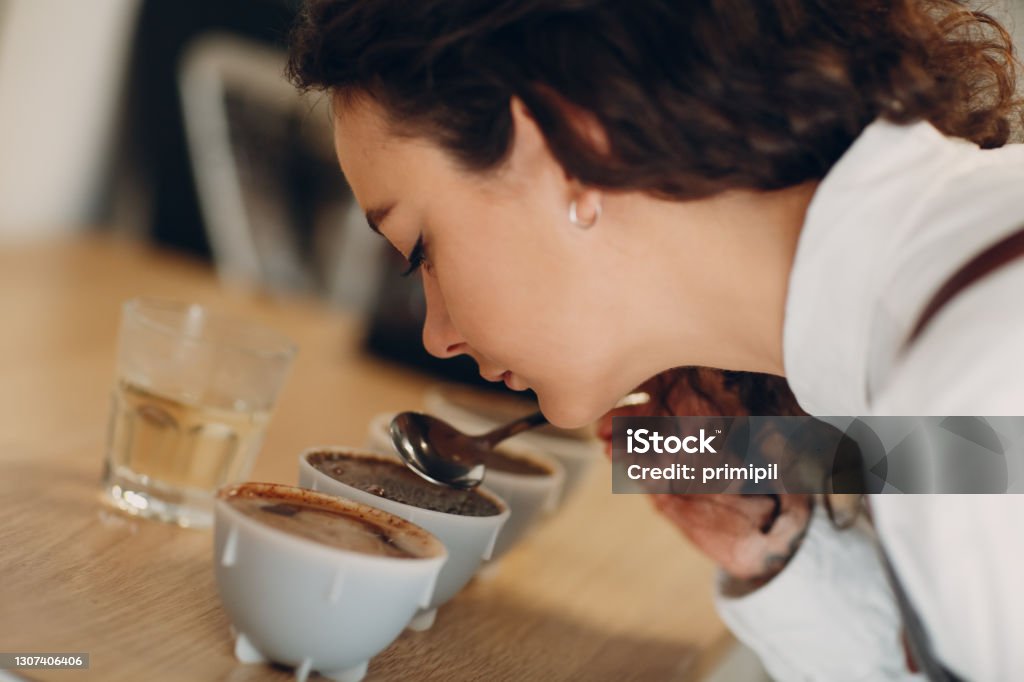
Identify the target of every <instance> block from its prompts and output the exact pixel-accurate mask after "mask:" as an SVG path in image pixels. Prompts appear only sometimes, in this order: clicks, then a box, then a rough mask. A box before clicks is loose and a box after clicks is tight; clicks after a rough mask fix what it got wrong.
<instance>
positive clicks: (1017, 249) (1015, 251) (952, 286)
mask: <svg viewBox="0 0 1024 682" xmlns="http://www.w3.org/2000/svg"><path fill="white" fill-rule="evenodd" d="M1021 256H1024V228H1021V229H1020V230H1018V231H1016V232H1014V233H1013V234H1011V235H1010V236H1008V237H1004V238H1003V239H1000V240H999V241H998V242H996V243H995V244H993V245H992V246H990V247H988V248H987V249H985V250H984V251H982V252H981V253H979V254H978V255H977V256H975V257H974V258H972V259H971V260H969V261H968V262H967V263H966V264H965V265H964V266H963V267H962V268H960V269H959V270H957V271H956V272H955V273H953V276H952V277H950V278H949V279H947V280H946V283H945V284H943V285H942V286H941V287H940V288H939V290H938V291H936V292H935V295H934V296H932V299H931V301H929V302H928V305H926V306H925V308H924V312H922V313H921V316H920V317H919V318H918V319H917V324H915V325H914V328H913V331H911V332H910V336H908V337H907V340H906V343H905V344H904V350H906V349H907V348H909V347H910V345H911V344H913V343H914V341H916V340H917V338H918V337H919V336H920V335H921V332H923V331H924V329H925V327H927V326H928V323H929V322H931V321H932V318H934V317H935V315H936V313H938V312H939V311H940V310H941V309H942V307H943V306H945V305H946V304H947V303H949V301H950V300H952V299H953V297H954V296H956V295H957V294H959V293H960V292H961V291H963V290H964V289H966V288H967V287H969V286H971V285H972V284H974V283H975V282H977V281H978V280H979V279H981V278H983V277H984V276H985V275H988V274H990V273H992V272H993V271H994V270H997V269H999V268H1001V267H1002V266H1004V265H1006V264H1007V263H1010V262H1011V261H1014V260H1016V259H1017V258H1020V257H1021Z"/></svg>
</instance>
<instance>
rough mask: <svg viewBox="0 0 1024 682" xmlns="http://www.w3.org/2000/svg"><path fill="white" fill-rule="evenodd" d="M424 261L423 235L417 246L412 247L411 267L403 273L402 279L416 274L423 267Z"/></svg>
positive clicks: (417, 241)
mask: <svg viewBox="0 0 1024 682" xmlns="http://www.w3.org/2000/svg"><path fill="white" fill-rule="evenodd" d="M423 261H424V254H423V235H420V238H419V239H417V240H416V244H415V245H414V246H413V247H412V251H410V252H409V267H408V268H407V269H406V270H405V272H403V273H402V277H408V276H409V275H411V274H412V273H414V272H416V271H417V270H418V269H419V267H420V266H421V265H423Z"/></svg>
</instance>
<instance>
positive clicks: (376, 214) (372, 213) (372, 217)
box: [366, 204, 395, 234]
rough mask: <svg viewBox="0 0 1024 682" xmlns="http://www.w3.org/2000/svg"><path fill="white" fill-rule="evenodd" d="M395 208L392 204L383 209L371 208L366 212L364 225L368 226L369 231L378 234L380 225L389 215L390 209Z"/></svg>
mask: <svg viewBox="0 0 1024 682" xmlns="http://www.w3.org/2000/svg"><path fill="white" fill-rule="evenodd" d="M394 207H395V205H394V204H390V205H388V206H385V207H383V208H371V209H370V210H369V211H367V212H366V224H367V225H369V226H370V229H371V230H373V231H374V232H376V233H377V234H380V224H381V223H382V222H384V219H385V218H387V217H388V214H389V213H391V209H393V208H394Z"/></svg>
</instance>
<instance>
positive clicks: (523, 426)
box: [477, 411, 548, 448]
mask: <svg viewBox="0 0 1024 682" xmlns="http://www.w3.org/2000/svg"><path fill="white" fill-rule="evenodd" d="M547 423H548V420H547V419H546V418H545V417H544V414H543V413H541V412H539V411H538V412H534V413H533V414H528V415H526V416H525V417H522V418H520V419H517V420H515V421H514V422H510V423H508V424H505V425H504V426H499V427H498V428H496V429H494V430H493V431H488V432H487V433H485V434H482V435H480V436H477V438H478V439H479V440H481V441H483V442H485V443H487V446H488V447H491V448H493V447H494V446H495V445H497V444H498V443H500V442H501V441H503V440H505V439H506V438H511V437H512V436H514V435H516V434H519V433H522V432H523V431H529V430H530V429H533V428H536V427H538V426H543V425H544V424H547Z"/></svg>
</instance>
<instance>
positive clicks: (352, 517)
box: [222, 486, 436, 559]
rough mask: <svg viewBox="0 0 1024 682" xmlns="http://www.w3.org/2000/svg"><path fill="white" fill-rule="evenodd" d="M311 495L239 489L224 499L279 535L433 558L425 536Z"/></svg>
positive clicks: (371, 512) (360, 549)
mask: <svg viewBox="0 0 1024 682" xmlns="http://www.w3.org/2000/svg"><path fill="white" fill-rule="evenodd" d="M306 492H307V491H303V490H301V489H295V494H281V493H278V492H273V491H268V490H261V489H259V488H246V487H244V486H242V487H239V488H235V489H234V490H232V491H230V492H229V493H228V494H226V495H222V498H223V499H224V500H226V501H227V503H228V504H229V505H231V507H232V508H233V509H237V510H238V511H240V512H241V513H243V514H245V515H246V516H248V517H250V518H253V519H255V520H256V521H259V522H260V523H262V524H264V525H266V526H270V527H271V528H275V529H277V530H281V531H284V532H286V533H290V534H292V535H296V536H298V537H302V538H305V539H307V540H313V541H315V542H318V543H320V544H323V545H327V546H329V547H335V548H338V549H347V550H351V551H354V552H360V553H363V554H373V555H377V556H384V557H392V558H396V559H418V558H426V557H430V556H434V555H435V554H436V551H433V550H432V549H431V547H430V542H429V540H428V539H427V538H425V537H419V536H420V535H422V534H423V531H421V530H419V529H415V528H414V527H413V528H410V527H409V526H408V525H407V524H405V523H404V522H402V521H401V519H398V518H397V517H393V516H391V515H389V514H386V513H385V512H381V511H379V510H370V509H368V510H367V511H366V512H363V511H360V510H356V509H348V508H346V507H344V506H342V505H338V506H334V505H328V504H325V503H322V502H320V501H318V500H316V499H314V496H313V495H309V494H306Z"/></svg>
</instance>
